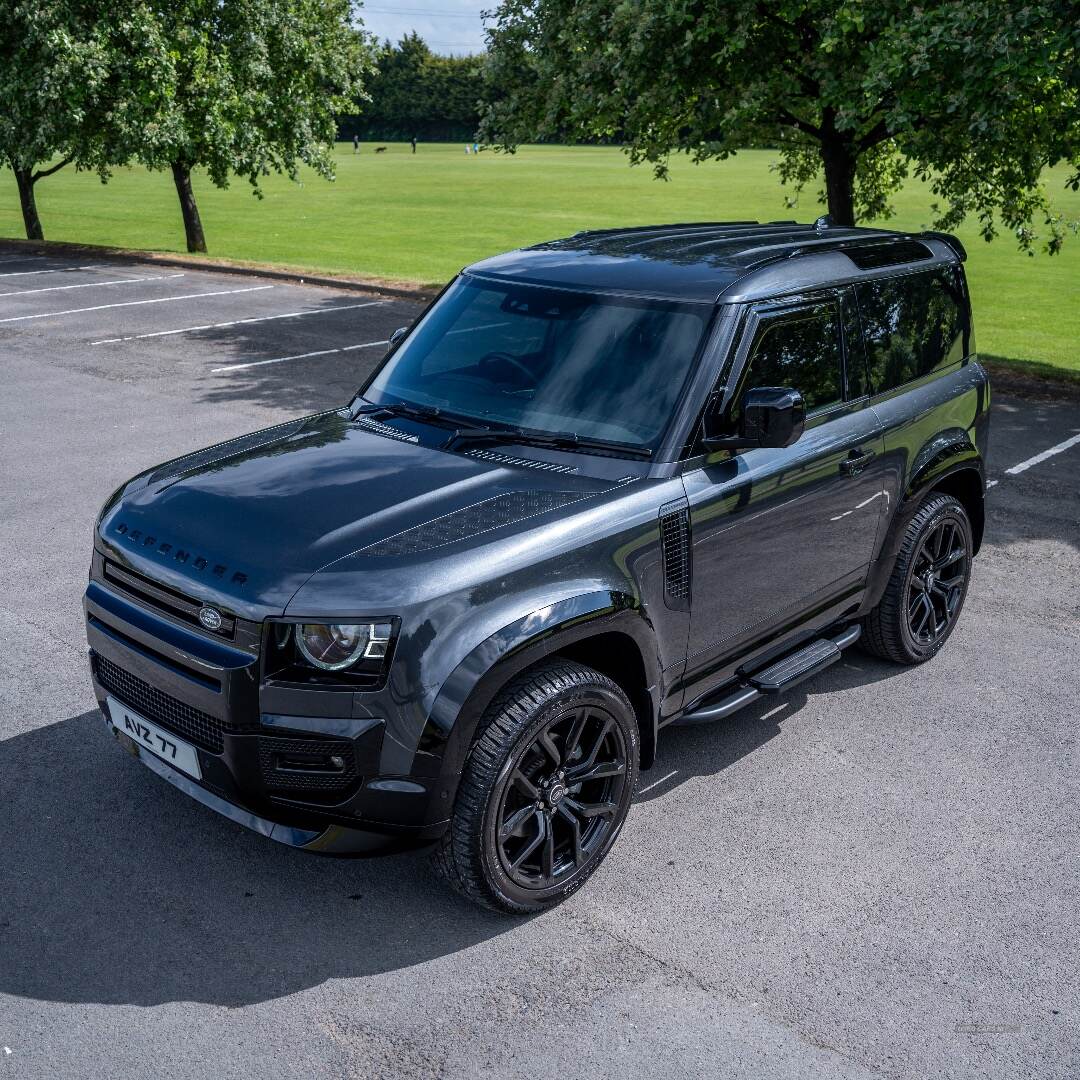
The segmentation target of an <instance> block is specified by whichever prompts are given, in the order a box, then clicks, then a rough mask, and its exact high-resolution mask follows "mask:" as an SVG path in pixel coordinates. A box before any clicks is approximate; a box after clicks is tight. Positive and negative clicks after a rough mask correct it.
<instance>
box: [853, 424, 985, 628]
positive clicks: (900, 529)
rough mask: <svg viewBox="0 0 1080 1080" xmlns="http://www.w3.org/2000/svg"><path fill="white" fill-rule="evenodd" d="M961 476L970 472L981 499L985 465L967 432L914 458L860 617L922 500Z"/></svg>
mask: <svg viewBox="0 0 1080 1080" xmlns="http://www.w3.org/2000/svg"><path fill="white" fill-rule="evenodd" d="M963 472H973V473H975V474H976V475H977V476H978V478H979V489H980V492H981V493H982V494H983V495H985V493H986V466H985V462H984V461H983V457H982V455H981V454H980V453H979V450H978V448H977V447H976V446H975V444H974V443H973V442H972V440H971V437H970V435H969V434H968V432H966V431H963V430H962V429H955V428H954V429H952V430H951V431H944V432H942V433H941V434H940V435H938V436H937V437H936V438H934V439H933V440H931V441H930V442H929V443H927V444H926V446H924V447H923V448H922V450H921V451H920V452H919V453H918V454H917V455H916V457H915V460H914V463H913V465H912V468H911V471H910V473H909V476H908V482H907V485H906V486H905V489H904V493H903V495H902V496H901V497H900V500H899V504H898V505H897V507H896V510H895V511H894V512H893V513H892V515H891V518H890V521H889V526H888V530H887V532H886V533H885V538H884V540H883V541H882V544H881V548H880V550H879V552H878V556H877V558H876V559H875V561H874V563H873V565H872V567H871V571H870V580H869V582H868V583H867V590H866V593H865V598H864V600H863V603H862V605H861V607H860V614H866V613H867V612H869V611H870V610H872V609H873V608H874V606H875V605H876V604H877V602H878V600H880V599H881V594H882V593H883V592H884V591H885V587H886V585H887V584H888V582H889V578H890V576H891V575H892V571H893V566H894V564H895V563H896V556H897V553H898V552H899V550H900V545H901V543H902V542H903V538H904V532H905V530H906V529H907V527H908V523H909V522H910V521H911V519H912V518H913V517H914V516H915V513H916V512H917V511H918V509H919V505H920V504H921V502H922V500H923V498H924V497H925V496H926V494H927V493H928V492H929V491H931V490H932V489H933V488H934V487H936V486H938V485H939V484H941V482H942V481H943V480H946V479H947V478H948V477H950V476H954V475H956V474H958V473H963ZM972 524H973V526H975V525H977V524H980V523H976V522H973V523H972ZM977 543H978V537H976V545H977Z"/></svg>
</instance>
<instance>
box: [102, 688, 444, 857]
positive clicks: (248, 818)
mask: <svg viewBox="0 0 1080 1080" xmlns="http://www.w3.org/2000/svg"><path fill="white" fill-rule="evenodd" d="M107 709H108V707H107V706H103V710H104V711H107ZM105 722H106V726H107V727H108V729H109V731H111V732H112V733H113V735H114V736H116V741H117V742H118V743H120V745H121V746H123V748H124V749H125V750H126V751H127V752H128V753H129V754H131V755H132V757H136V758H138V759H139V760H140V761H141V762H142V763H143V764H144V765H145V766H146V767H147V768H148V769H149V770H150V771H151V772H155V773H157V774H158V776H160V777H161V778H162V779H164V780H168V782H169V783H170V784H172V785H173V787H177V788H179V789H180V790H181V791H182V792H183V793H184V794H185V795H189V796H190V797H191V798H193V799H194V800H195V801H196V802H200V803H202V804H203V806H206V807H208V808H209V809H211V810H213V811H215V812H216V813H218V814H221V815H222V817H227V818H228V819H229V820H230V821H235V822H236V824H237V825H243V826H244V828H245V829H250V830H251V831H252V832H257V833H259V834H260V835H261V836H266V837H269V838H270V839H271V840H276V841H277V842H278V843H279V844H285V845H286V846H288V847H292V848H298V849H299V850H301V851H313V852H315V853H317V854H319V855H388V854H390V853H392V852H395V851H403V850H407V849H409V848H412V847H418V846H422V845H423V844H425V843H428V842H431V841H433V840H436V839H438V836H439V835H441V832H442V830H441V829H440V830H438V831H437V832H434V833H433V834H432V835H430V836H424V835H421V834H422V833H423V832H424V831H425V830H421V829H417V830H415V831H413V832H412V833H411V834H402V833H396V834H394V833H375V832H368V831H366V830H364V829H354V828H349V827H346V826H344V825H334V824H330V825H326V824H322V825H319V824H313V825H312V827H310V828H301V827H300V826H297V825H283V824H282V823H281V822H280V821H270V820H269V819H268V818H264V817H259V815H258V814H255V813H252V811H250V810H245V809H244V808H243V807H242V806H237V805H236V804H235V803H231V802H229V801H228V800H227V799H223V798H222V797H221V796H220V795H215V794H214V793H213V792H212V791H209V790H207V789H206V788H204V787H202V786H201V785H200V784H198V783H196V782H195V781H194V780H192V779H191V778H190V777H188V776H185V775H184V774H183V773H180V772H177V771H176V769H174V768H172V767H170V766H169V765H166V764H165V762H164V761H162V760H161V759H160V758H157V757H155V756H154V755H153V754H151V753H150V752H149V751H147V750H144V749H143V748H142V747H140V746H139V744H138V743H136V742H135V741H134V740H133V739H130V738H128V736H127V735H125V734H124V733H123V732H121V731H117V730H116V728H114V727H113V726H112V724H111V723H109V721H108V719H107V718H106V721H105Z"/></svg>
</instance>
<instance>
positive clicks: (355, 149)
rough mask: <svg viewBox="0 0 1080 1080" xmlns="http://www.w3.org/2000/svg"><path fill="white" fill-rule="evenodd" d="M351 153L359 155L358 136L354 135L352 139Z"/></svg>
mask: <svg viewBox="0 0 1080 1080" xmlns="http://www.w3.org/2000/svg"><path fill="white" fill-rule="evenodd" d="M352 152H353V153H354V154H359V153H360V136H359V135H354V136H353V137H352Z"/></svg>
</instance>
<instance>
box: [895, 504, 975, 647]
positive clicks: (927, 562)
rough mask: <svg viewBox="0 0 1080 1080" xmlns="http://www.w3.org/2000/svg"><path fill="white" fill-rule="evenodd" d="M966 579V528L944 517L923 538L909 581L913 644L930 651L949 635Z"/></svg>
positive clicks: (962, 595)
mask: <svg viewBox="0 0 1080 1080" xmlns="http://www.w3.org/2000/svg"><path fill="white" fill-rule="evenodd" d="M967 576H968V547H967V538H966V536H965V535H964V531H963V525H962V523H961V522H960V521H958V520H957V519H956V518H954V517H944V518H942V519H941V520H940V521H939V522H938V523H937V524H936V525H935V526H934V528H933V529H929V530H927V532H926V533H925V534H924V535H923V537H922V540H921V541H920V543H919V547H918V550H917V551H916V554H915V559H914V561H913V563H912V568H911V576H910V577H909V579H908V596H907V612H908V630H909V631H910V633H911V637H912V639H913V640H914V641H917V642H918V643H919V644H920V645H922V646H924V647H929V646H932V645H933V644H934V643H935V642H936V641H937V640H938V639H939V638H941V637H943V636H944V635H946V634H948V632H949V630H950V629H951V628H952V624H953V622H954V621H955V620H956V616H957V615H958V614H959V612H960V605H961V603H963V599H964V586H965V585H966V584H967Z"/></svg>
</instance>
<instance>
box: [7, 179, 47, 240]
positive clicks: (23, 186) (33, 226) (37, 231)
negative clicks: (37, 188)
mask: <svg viewBox="0 0 1080 1080" xmlns="http://www.w3.org/2000/svg"><path fill="white" fill-rule="evenodd" d="M11 170H12V172H14V173H15V183H16V184H18V185H19V204H20V205H21V206H22V216H23V225H24V226H25V228H26V239H27V240H44V239H45V233H44V232H42V230H41V218H39V217H38V212H37V202H36V200H35V199H34V184H35V183H36V179H37V178H36V177H35V176H34V173H33V168H32V167H31V168H24V167H23V166H21V165H16V164H15V162H14V161H13V162H12V163H11Z"/></svg>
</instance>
